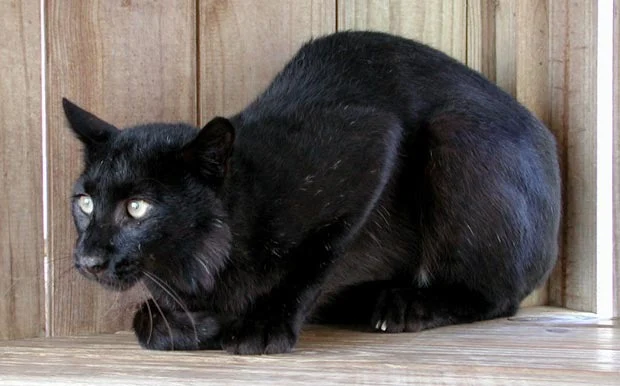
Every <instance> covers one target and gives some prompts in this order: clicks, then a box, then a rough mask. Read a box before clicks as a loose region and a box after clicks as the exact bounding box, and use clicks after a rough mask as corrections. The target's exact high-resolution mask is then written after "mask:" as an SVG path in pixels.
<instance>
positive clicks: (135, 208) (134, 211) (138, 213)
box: [127, 200, 151, 219]
mask: <svg viewBox="0 0 620 386" xmlns="http://www.w3.org/2000/svg"><path fill="white" fill-rule="evenodd" d="M149 209H151V204H149V203H148V202H146V201H144V200H130V201H129V202H128V203H127V213H129V215H130V216H131V217H133V218H135V219H141V218H142V217H144V216H145V215H146V214H147V212H148V211H149Z"/></svg>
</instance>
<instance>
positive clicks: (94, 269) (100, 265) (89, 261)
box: [79, 256, 108, 276]
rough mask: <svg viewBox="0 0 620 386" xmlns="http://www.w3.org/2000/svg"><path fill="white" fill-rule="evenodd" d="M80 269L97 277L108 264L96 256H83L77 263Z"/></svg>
mask: <svg viewBox="0 0 620 386" xmlns="http://www.w3.org/2000/svg"><path fill="white" fill-rule="evenodd" d="M79 265H80V268H82V269H83V270H84V271H86V272H88V273H90V274H92V275H94V276H97V275H98V274H100V273H101V272H102V271H104V270H105V269H106V268H107V267H108V262H107V261H106V260H105V259H103V258H101V257H98V256H84V257H82V258H81V259H80V261H79Z"/></svg>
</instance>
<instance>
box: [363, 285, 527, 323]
mask: <svg viewBox="0 0 620 386" xmlns="http://www.w3.org/2000/svg"><path fill="white" fill-rule="evenodd" d="M518 307H519V302H518V301H517V300H516V299H514V300H510V299H502V300H501V301H493V302H492V301H489V300H487V299H485V297H484V296H482V294H480V293H477V292H474V291H471V290H469V289H467V288H466V287H464V286H460V285H447V286H434V287H427V288H390V289H384V290H382V291H381V292H380V294H379V297H378V299H377V301H376V305H375V310H374V313H373V315H372V317H371V327H372V328H373V329H374V330H375V331H379V332H388V333H396V332H416V331H421V330H426V329H431V328H435V327H441V326H445V325H450V324H459V323H471V322H476V321H481V320H487V319H493V318H498V317H506V316H511V315H514V314H515V312H516V311H517V309H518Z"/></svg>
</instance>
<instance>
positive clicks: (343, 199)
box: [64, 32, 560, 354]
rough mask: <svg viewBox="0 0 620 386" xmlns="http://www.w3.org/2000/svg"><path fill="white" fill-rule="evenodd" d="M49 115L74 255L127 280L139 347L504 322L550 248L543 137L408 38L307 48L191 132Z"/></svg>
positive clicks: (552, 224) (555, 202) (277, 348)
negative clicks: (63, 167)
mask: <svg viewBox="0 0 620 386" xmlns="http://www.w3.org/2000/svg"><path fill="white" fill-rule="evenodd" d="M64 106H65V111H66V113H67V117H68V119H69V121H70V123H71V125H72V127H73V130H74V131H75V132H76V134H77V136H78V138H80V140H82V141H83V142H84V143H85V160H86V168H85V171H84V173H83V175H82V176H81V177H80V178H79V180H78V181H77V183H76V185H75V190H74V197H75V199H74V201H73V202H74V204H73V213H74V216H75V223H76V226H77V229H78V233H79V238H78V241H77V244H76V249H75V262H76V266H77V268H78V269H79V270H80V271H81V272H82V273H84V274H85V275H86V276H88V277H91V278H93V279H96V280H98V281H99V282H101V283H102V284H104V285H106V286H108V287H113V288H117V289H124V288H128V287H130V286H131V285H133V284H134V283H136V282H137V281H139V280H142V282H143V283H144V284H145V285H146V287H148V289H149V290H150V291H151V292H152V294H153V298H154V300H151V301H150V302H148V303H145V304H144V305H143V306H142V308H141V309H140V310H139V311H138V313H137V315H136V317H135V320H134V328H135V330H136V334H137V336H138V339H139V341H140V343H141V344H142V345H143V346H144V347H147V348H153V349H163V350H169V349H184V350H185V349H187V350H189V349H203V348H219V347H223V348H224V349H226V350H228V351H230V352H233V353H239V354H261V353H279V352H286V351H289V350H291V349H292V348H293V346H294V345H295V342H296V340H297V337H298V335H299V331H300V328H301V326H302V324H303V323H304V322H305V321H307V320H314V321H324V322H333V323H366V324H367V325H368V326H370V327H371V328H372V329H374V330H377V331H379V332H381V331H385V332H402V331H419V330H423V329H427V328H433V327H438V326H442V325H447V324H454V323H467V322H473V321H478V320H484V319H490V318H495V317H501V316H508V315H512V314H513V313H514V312H515V311H516V310H517V308H518V306H519V303H520V301H521V300H522V299H523V298H524V297H525V296H526V295H527V294H529V293H530V292H531V291H532V290H533V289H534V288H535V287H536V286H537V285H538V284H539V283H541V281H543V280H544V279H545V278H546V277H547V274H548V273H549V271H550V270H551V268H552V267H553V264H554V262H555V259H556V254H557V236H558V226H559V218H560V178H559V171H558V162H557V155H556V146H555V141H554V139H553V136H552V135H551V134H550V132H549V131H548V130H547V129H546V128H545V127H544V126H543V125H542V124H541V123H540V122H539V121H538V120H537V119H536V118H534V117H533V116H532V114H530V113H529V112H528V111H527V110H526V109H525V108H524V107H523V106H521V105H520V104H519V103H517V102H516V101H515V100H514V99H513V98H512V97H510V96H509V95H507V94H506V93H504V92H503V91H501V90H500V89H499V88H497V87H496V86H494V85H493V84H491V83H490V82H488V81H487V80H485V79H484V78H483V77H482V76H480V75H479V74H478V73H476V72H474V71H472V70H469V69H467V68H466V67H465V66H463V65H461V64H460V63H458V62H456V61H454V60H452V59H451V58H449V57H448V56H446V55H444V54H442V53H440V52H438V51H436V50H433V49H431V48H429V47H427V46H425V45H422V44H419V43H415V42H413V41H411V40H407V39H403V38H398V37H394V36H390V35H387V34H381V33H370V32H346V33H337V34H334V35H330V36H327V37H323V38H319V39H316V40H314V41H312V42H310V43H308V44H306V45H305V46H303V47H302V48H301V50H300V51H299V52H298V53H297V55H296V56H295V57H293V59H292V60H291V61H290V63H289V64H288V65H287V66H286V67H285V68H284V69H283V70H282V72H281V73H280V74H279V75H278V76H277V77H276V78H275V80H274V81H273V83H272V84H271V85H270V86H269V87H268V88H267V90H266V91H265V92H264V93H263V94H262V95H260V96H259V97H258V98H257V99H256V100H255V101H254V102H253V103H252V104H250V105H249V106H248V107H247V108H246V109H245V110H243V111H242V112H240V113H239V114H237V115H235V116H233V117H231V118H230V120H227V119H224V118H216V119H214V120H213V121H211V122H210V123H209V124H207V125H206V126H205V128H203V129H202V130H201V131H200V132H198V131H197V130H196V129H195V128H193V127H191V126H188V125H183V124H160V123H158V124H150V125H145V126H138V127H133V128H129V129H126V130H122V131H120V130H117V129H116V128H114V127H113V126H111V125H109V124H107V123H105V122H103V121H101V120H99V119H98V118H96V117H94V116H93V115H92V114H90V113H87V112H86V111H84V110H81V109H80V108H79V107H77V106H75V105H73V104H72V103H71V102H68V101H66V100H65V102H64ZM86 194H87V195H89V196H90V197H92V202H93V204H94V210H93V212H92V214H90V215H87V214H85V213H84V212H82V211H81V210H80V209H79V206H78V201H79V197H81V196H84V195H86ZM130 199H141V200H143V201H145V202H147V203H150V204H151V205H152V207H151V209H150V211H149V212H148V213H147V215H146V216H145V217H143V218H140V219H134V218H132V217H131V216H129V215H128V213H127V208H126V207H127V202H128V200H130Z"/></svg>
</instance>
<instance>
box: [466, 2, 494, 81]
mask: <svg viewBox="0 0 620 386" xmlns="http://www.w3.org/2000/svg"><path fill="white" fill-rule="evenodd" d="M495 6H496V1H494V0H467V21H466V22H467V62H466V63H467V66H468V67H471V68H473V69H474V70H476V71H479V72H481V73H482V74H484V75H485V76H486V77H487V78H488V79H489V80H490V81H491V82H495V73H496V69H495V66H496V61H497V58H496V55H495V13H496V11H495Z"/></svg>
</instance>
